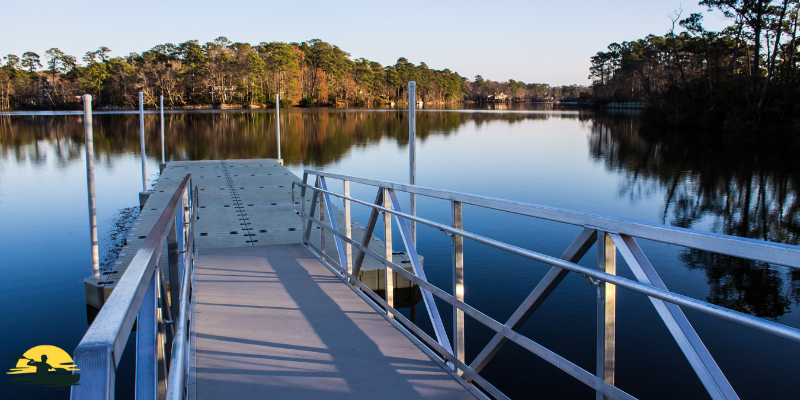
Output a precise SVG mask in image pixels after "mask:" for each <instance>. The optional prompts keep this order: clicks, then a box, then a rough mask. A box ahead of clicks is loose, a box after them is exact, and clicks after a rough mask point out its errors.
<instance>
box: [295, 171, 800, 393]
mask: <svg viewBox="0 0 800 400" xmlns="http://www.w3.org/2000/svg"><path fill="white" fill-rule="evenodd" d="M309 175H313V176H316V180H315V183H314V184H313V185H311V184H309ZM326 178H330V179H337V180H341V181H343V183H344V185H343V188H344V190H343V193H336V192H334V191H332V190H329V189H328V185H327V182H326ZM351 182H354V183H358V184H363V185H367V186H373V187H376V188H377V190H378V193H377V197H376V199H375V201H374V202H368V201H363V200H359V199H356V198H353V197H351V196H350V183H351ZM295 186H299V187H300V188H301V190H300V192H301V193H300V196H301V200H300V202H299V204H301V209H300V210H296V209H295V212H297V213H298V214H300V216H301V217H302V219H303V244H304V245H305V246H306V247H308V248H309V250H311V251H312V253H314V254H315V256H316V257H317V258H319V259H320V261H322V262H323V263H325V264H326V265H327V266H328V267H329V268H331V270H333V271H334V272H335V273H336V274H338V275H339V277H340V278H341V279H343V280H345V281H347V282H350V283H351V284H352V285H354V286H356V287H358V288H360V289H361V290H362V291H363V292H364V293H365V294H366V295H367V296H369V298H371V299H372V300H373V301H374V302H375V303H376V304H377V305H380V307H382V308H383V309H384V310H385V312H386V316H387V318H388V319H389V320H390V321H391V322H392V323H393V324H395V325H396V326H398V327H399V328H402V329H401V330H403V329H405V330H407V331H406V333H408V332H409V331H410V332H411V333H413V335H415V336H416V337H417V338H419V339H420V340H422V341H423V342H424V343H425V344H426V345H427V346H429V348H430V349H432V350H433V351H435V352H436V353H438V354H439V355H440V357H441V359H442V361H444V362H446V363H447V365H448V366H450V367H451V368H452V369H453V370H454V371H455V372H456V373H458V374H460V375H461V376H462V377H463V378H465V379H466V380H467V382H470V383H475V384H477V385H478V386H479V387H480V389H481V390H482V391H483V392H484V393H485V394H488V395H490V396H492V397H494V398H500V399H506V398H507V397H506V395H504V394H503V393H502V392H501V391H500V390H498V389H497V388H495V387H494V386H493V385H492V384H491V383H489V382H487V381H486V380H485V379H484V378H482V377H481V376H480V372H481V370H482V369H483V368H484V367H485V366H486V365H487V364H488V363H489V362H490V361H491V360H492V358H493V357H494V356H495V355H496V354H497V353H498V352H499V351H500V348H501V347H503V345H504V344H505V343H507V342H508V341H512V342H514V343H516V344H518V345H520V346H521V347H523V348H525V349H527V350H528V351H530V352H531V353H533V354H535V355H537V356H539V357H541V358H542V359H544V360H545V361H547V362H549V363H551V364H553V365H554V366H556V367H557V368H559V369H561V370H562V371H564V372H566V373H567V374H569V375H571V376H572V377H574V378H576V379H577V380H578V381H580V382H583V383H584V384H586V385H587V386H589V387H591V388H592V389H594V390H595V391H596V392H597V398H598V399H603V398H612V399H633V398H634V397H633V396H631V395H630V394H628V393H626V392H624V391H623V390H621V389H620V388H617V387H616V386H614V357H615V350H614V348H615V330H616V318H615V317H616V290H617V288H618V287H619V288H624V289H627V290H631V291H634V292H636V293H641V294H644V295H646V296H648V297H649V299H650V301H651V303H652V304H653V306H654V307H655V309H656V311H657V312H658V314H659V316H660V317H661V319H662V320H663V321H664V323H665V324H666V326H667V328H668V330H669V332H670V333H671V334H672V336H673V338H674V339H675V341H676V342H677V344H678V346H679V347H680V349H681V351H682V352H683V354H684V355H685V356H686V358H687V360H688V361H689V363H690V364H691V366H692V368H693V370H694V371H695V373H696V374H697V376H698V377H699V379H700V380H701V382H702V384H703V386H704V387H705V389H706V390H707V391H708V393H709V395H710V396H711V397H712V398H714V399H737V398H738V396H737V394H736V392H735V391H734V390H733V388H732V387H731V385H730V383H729V382H728V380H727V378H726V377H725V375H724V374H723V373H722V371H721V370H720V368H719V366H718V365H717V363H716V362H715V360H714V358H713V357H712V356H711V354H710V353H709V352H708V350H707V349H706V347H705V345H704V344H703V341H702V340H701V339H700V337H699V336H698V335H697V333H696V332H695V330H694V328H693V327H692V325H691V324H690V323H689V320H688V319H687V318H686V316H685V315H684V313H683V311H682V309H681V307H685V308H688V309H692V310H696V311H700V312H702V313H705V314H708V315H711V316H714V317H717V318H720V319H723V320H725V321H729V322H732V323H735V324H738V325H742V326H746V327H749V328H752V329H756V330H759V331H762V332H766V333H769V334H771V335H775V336H778V337H781V338H784V339H788V340H791V341H794V342H798V343H800V330H798V329H795V328H791V327H788V326H785V325H781V324H778V323H776V322H771V321H767V320H763V319H760V318H757V317H754V316H751V315H747V314H743V313H741V312H737V311H734V310H730V309H727V308H724V307H720V306H716V305H713V304H710V303H707V302H704V301H701V300H697V299H694V298H691V297H688V296H684V295H680V294H677V293H674V292H671V291H669V290H668V289H667V288H666V286H665V285H664V282H663V281H662V280H661V278H660V277H659V275H658V273H657V272H656V270H655V268H653V266H652V265H651V264H650V262H649V261H648V259H647V257H646V256H645V254H644V252H643V251H642V249H641V247H639V244H638V243H637V241H636V239H635V238H640V239H647V240H652V241H656V242H661V243H668V244H673V245H678V246H684V247H688V248H692V249H698V250H704V251H709V252H714V253H718V254H724V255H728V256H735V257H741V258H745V259H750V260H756V261H762V262H766V263H771V264H777V265H783V266H788V267H792V268H800V248H798V247H797V246H789V245H783V244H777V243H771V242H765V241H759V240H752V239H744V238H738V237H734V236H727V235H720V234H715V233H708V232H701V231H697V230H691V229H683V228H674V227H668V226H663V225H656V224H649V223H645V222H639V221H632V220H626V219H621V218H613V217H606V216H601V215H594V214H587V213H580V212H574V211H568V210H562V209H557V208H552V207H544V206H538V205H533V204H527V203H522V202H516V201H509V200H502V199H496V198H490V197H484V196H476V195H470V194H465V193H459V192H453V191H446V190H436V189H430V188H425V187H420V186H416V185H408V184H402V183H395V182H387V181H380V180H373V179H364V178H358V177H353V176H346V175H340V174H333V173H327V172H320V171H313V170H306V171H304V174H303V181H302V183H300V182H295V183H293V185H292V203H293V204H295V201H294V197H295V190H294V188H295ZM307 189H310V190H312V191H313V194H312V195H311V208H310V210H309V212H306V191H307ZM396 191H402V192H406V193H410V194H413V195H421V196H427V197H430V198H434V199H441V200H447V201H450V202H451V205H452V206H451V209H452V215H451V216H452V223H451V224H450V225H447V224H442V223H439V222H435V221H431V220H428V219H425V218H420V217H417V216H415V215H411V214H407V213H404V212H403V211H402V209H401V207H400V203H399V202H398V200H397V195H396ZM330 196H335V197H338V198H340V199H342V200H343V205H344V226H345V232H340V230H339V227H338V225H337V223H336V218H335V217H334V209H333V206H332V203H331V199H330ZM318 202H319V218H316V217H315V214H316V209H317V203H318ZM351 203H356V204H360V205H364V206H367V207H369V208H371V214H370V217H369V220H368V222H367V225H366V232H365V234H364V237H363V238H362V240H361V241H360V242H359V241H356V240H354V239H353V238H352V231H351V228H350V226H351V221H350V206H351ZM463 204H469V205H474V206H479V207H483V208H488V209H493V210H499V211H505V212H509V213H514V214H519V215H524V216H530V217H536V218H541V219H545V220H550V221H557V222H561V223H565V224H571V225H577V226H581V227H583V230H582V231H581V233H580V234H579V235H578V237H577V238H575V240H574V241H573V242H572V244H571V245H570V246H569V247H568V248H567V249H566V251H564V253H563V254H562V255H561V256H560V257H553V256H550V255H545V254H542V253H538V252H535V251H531V250H528V249H524V248H521V247H517V246H514V245H511V244H508V243H504V242H501V241H498V240H494V239H491V238H488V237H485V236H481V235H477V234H474V233H471V232H468V231H465V230H463V229H462V205H463ZM326 213H327V215H328V218H327V220H326V218H325V214H326ZM381 213H382V214H383V218H384V241H385V254H384V255H380V254H377V253H375V252H374V251H372V250H370V249H368V246H369V243H370V240H372V235H373V231H374V229H375V225H376V223H377V220H378V217H379V215H380V214H381ZM392 216H394V217H395V221H396V222H397V224H398V226H399V231H400V235H401V237H402V241H403V244H404V245H405V249H406V254H407V256H408V258H409V260H410V263H411V266H412V268H413V273H411V272H408V271H407V270H405V269H404V268H402V267H400V266H399V265H397V264H395V263H393V262H392V261H391V260H392V254H393V252H392V237H391V235H392V229H391V217H392ZM409 222H411V224H413V223H414V222H416V223H421V224H424V225H427V226H430V227H433V228H436V229H439V230H442V231H444V232H445V233H447V234H448V235H449V236H451V238H452V254H453V257H452V263H453V287H454V293H453V294H450V293H447V292H446V291H444V290H442V289H440V288H438V287H436V286H434V285H432V284H430V283H429V282H428V281H427V279H426V278H425V272H424V271H423V269H422V265H421V263H420V258H419V255H418V254H417V250H416V246H415V243H414V240H413V237H412V234H411V230H410V228H409V226H410V224H409ZM312 224H317V225H319V226H320V228H321V229H320V247H317V246H316V245H314V244H313V243H311V240H310V238H311V228H312ZM326 232H330V233H332V234H333V239H334V241H335V245H336V250H337V254H336V255H335V256H331V255H329V254H327V253H326V252H325V233H326ZM465 238H466V239H469V240H473V241H475V242H478V243H483V244H485V245H489V246H492V247H495V248H497V249H500V250H504V251H507V252H509V253H512V254H516V255H519V256H522V257H526V258H529V259H532V260H536V261H540V262H542V263H545V264H549V265H551V269H550V270H549V271H548V272H547V274H546V275H545V276H544V278H543V279H542V280H541V281H540V282H539V283H538V285H537V286H536V287H535V288H534V289H533V291H531V293H530V294H529V295H528V297H527V298H526V299H525V300H524V301H523V302H522V304H521V305H520V306H519V308H517V310H516V311H515V312H514V313H513V315H512V316H511V317H510V318H509V319H508V320H507V321H506V322H505V323H503V322H500V321H497V320H494V319H492V318H490V317H489V316H487V315H485V314H484V313H482V312H480V311H478V310H477V309H475V308H474V307H472V306H470V305H468V304H466V303H464V286H463V277H464V274H463V266H464V253H463V251H464V247H463V241H464V239H465ZM596 242H597V243H598V246H597V249H598V256H597V260H598V268H597V269H593V268H587V267H583V266H580V265H578V264H577V262H578V261H580V259H581V258H582V257H583V256H584V255H585V254H586V253H587V252H588V250H589V249H590V248H591V247H592V246H593V245H594V244H595V243H596ZM353 248H355V249H356V251H357V256H356V257H355V258H353V256H352V254H353V253H352V251H353ZM617 252H619V254H621V255H622V257H623V259H624V260H625V262H626V263H627V264H628V266H629V267H630V268H631V270H632V271H633V274H634V276H635V277H636V281H634V280H630V279H626V278H622V277H619V276H617V275H616V254H617ZM365 256H370V257H371V258H373V259H375V260H377V261H378V262H379V263H380V264H382V265H384V266H385V267H386V274H385V279H386V282H385V288H386V295H385V299H383V298H381V297H380V296H379V295H377V294H376V293H375V292H373V291H372V290H370V289H369V288H368V287H367V286H366V285H364V284H363V283H361V282H360V281H359V280H358V279H357V278H356V277H357V276H358V273H359V271H360V269H361V266H362V264H363V262H364V258H365ZM390 270H392V271H394V272H395V273H397V274H399V275H401V276H403V277H404V278H406V279H408V280H409V281H411V282H413V283H415V284H417V285H419V288H420V290H421V292H422V298H423V300H424V302H425V306H426V308H427V311H428V315H429V316H430V319H431V322H432V325H433V330H434V334H435V335H434V336H436V338H435V339H433V338H431V337H430V336H429V335H427V334H426V333H425V332H424V331H422V330H421V329H420V328H419V327H417V326H416V325H415V324H414V323H412V322H411V321H410V320H409V319H407V318H406V317H405V316H403V315H402V314H401V313H400V312H398V311H397V310H395V309H394V307H393V298H392V292H393V288H394V283H393V279H394V278H393V274H392V273H390ZM569 272H575V273H578V274H581V275H583V276H585V277H587V278H589V280H590V281H591V282H592V284H594V285H595V286H597V292H598V297H597V299H598V300H597V310H598V315H597V364H596V371H595V373H594V374H593V373H590V372H589V371H587V370H585V369H583V368H581V367H579V366H577V365H576V364H574V363H572V362H570V361H569V360H567V359H565V358H563V357H562V356H560V355H558V354H556V353H555V352H553V351H551V350H549V349H547V348H545V347H544V346H542V345H540V344H539V343H536V342H535V341H533V340H531V339H529V338H527V337H525V336H523V335H521V334H520V333H518V332H517V331H518V330H519V328H520V327H521V326H522V325H523V324H524V322H525V321H526V320H527V319H528V318H529V317H530V316H531V315H532V314H533V313H534V312H535V311H536V309H537V308H538V307H539V306H540V305H541V304H542V302H543V301H544V300H545V299H546V298H547V296H548V295H549V294H550V293H551V292H552V291H553V290H554V289H555V288H556V286H557V285H558V284H559V283H560V282H561V281H562V280H563V279H564V277H566V275H567V274H568V273H569ZM433 296H436V297H438V298H439V299H441V300H443V301H444V302H446V303H447V304H449V305H451V306H452V307H453V335H452V336H453V338H452V345H451V341H450V340H449V339H448V336H447V334H446V332H445V330H444V325H443V323H442V320H441V316H440V314H439V311H438V309H437V307H436V304H435V302H434V299H433ZM465 314H466V315H469V316H470V317H472V318H473V319H475V320H476V321H478V322H480V323H481V324H483V325H485V326H486V327H488V328H490V329H492V330H494V331H495V332H496V334H495V336H494V338H492V340H491V341H490V342H489V343H488V344H487V345H486V347H484V348H483V350H482V351H481V352H480V353H479V354H478V356H477V357H475V359H474V360H472V362H471V363H470V364H469V365H467V364H466V361H465V357H464V315H465ZM398 322H399V323H400V324H398Z"/></svg>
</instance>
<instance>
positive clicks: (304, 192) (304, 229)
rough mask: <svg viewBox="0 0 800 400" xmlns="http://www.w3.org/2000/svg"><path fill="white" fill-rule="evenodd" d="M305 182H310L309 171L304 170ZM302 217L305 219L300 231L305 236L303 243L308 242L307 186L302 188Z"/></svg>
mask: <svg viewBox="0 0 800 400" xmlns="http://www.w3.org/2000/svg"><path fill="white" fill-rule="evenodd" d="M303 183H305V184H308V172H303ZM300 219H301V220H302V221H303V225H301V228H300V230H301V231H302V232H301V233H300V235H301V237H302V238H303V239H302V241H303V244H305V243H306V224H307V223H308V221H306V187H305V186H303V187H302V188H300Z"/></svg>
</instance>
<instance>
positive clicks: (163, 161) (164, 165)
mask: <svg viewBox="0 0 800 400" xmlns="http://www.w3.org/2000/svg"><path fill="white" fill-rule="evenodd" d="M158 105H159V108H160V110H161V164H158V173H159V174H161V173H162V172H164V168H167V161H166V154H165V150H164V95H163V94H162V95H161V96H159V99H158Z"/></svg>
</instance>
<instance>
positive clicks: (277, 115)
mask: <svg viewBox="0 0 800 400" xmlns="http://www.w3.org/2000/svg"><path fill="white" fill-rule="evenodd" d="M275 125H276V126H277V127H278V134H277V135H276V136H277V137H278V163H280V164H281V165H283V158H281V96H280V95H279V94H276V95H275Z"/></svg>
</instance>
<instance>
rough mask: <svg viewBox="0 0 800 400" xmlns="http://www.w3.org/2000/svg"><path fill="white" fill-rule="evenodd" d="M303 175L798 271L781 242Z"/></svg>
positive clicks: (799, 251) (797, 257) (796, 259)
mask: <svg viewBox="0 0 800 400" xmlns="http://www.w3.org/2000/svg"><path fill="white" fill-rule="evenodd" d="M305 173H307V174H310V175H316V176H325V177H328V178H333V179H339V180H346V181H350V182H355V183H361V184H364V185H369V186H376V187H385V188H389V189H394V190H399V191H402V192H406V193H414V194H419V195H423V196H427V197H432V198H436V199H442V200H450V201H458V202H460V203H463V204H471V205H475V206H479V207H484V208H490V209H494V210H499V211H506V212H510V213H514V214H520V215H527V216H530V217H536V218H541V219H545V220H549V221H556V222H562V223H565V224H570V225H578V226H591V227H596V228H598V229H600V230H602V231H604V232H616V233H620V234H625V235H629V236H634V237H638V238H642V239H647V240H653V241H656V242H661V243H667V244H673V245H677V246H683V247H688V248H691V249H697V250H706V251H711V252H714V253H719V254H724V255H728V256H734V257H741V258H745V259H748V260H757V261H763V262H766V263H770V264H777V265H783V266H787V267H793V268H800V248H798V247H797V246H791V245H787V244H782V243H773V242H766V241H763V240H757V239H749V238H741V237H736V236H730V235H723V234H719V233H712V232H703V231H698V230H695V229H687V228H679V227H672V226H665V225H658V224H652V223H648V222H642V221H635V220H629V219H625V218H615V217H609V216H605V215H598V214H591V213H583V212H578V211H571V210H565V209H561V208H556V207H548V206H541V205H536V204H529V203H524V202H519V201H513V200H504V199H498V198H494V197H487V196H480V195H473V194H467V193H460V192H455V191H450V190H440V189H431V188H427V187H423V186H417V185H409V184H405V183H398V182H391V181H381V180H376V179H367V178H359V177H354V176H347V175H342V174H334V173H330V172H324V171H315V170H306V171H305Z"/></svg>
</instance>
